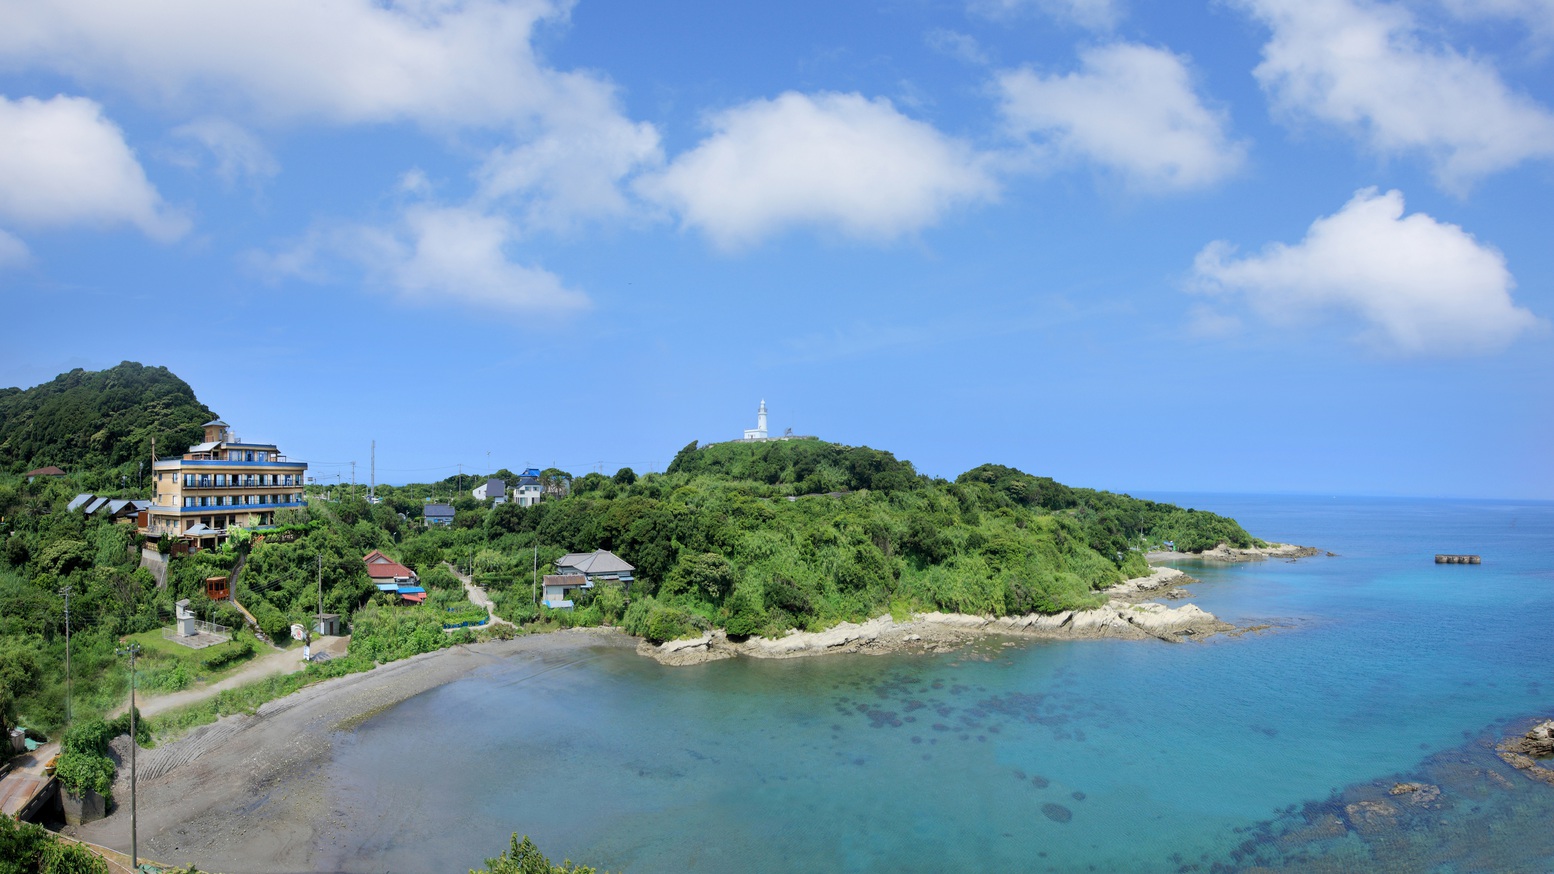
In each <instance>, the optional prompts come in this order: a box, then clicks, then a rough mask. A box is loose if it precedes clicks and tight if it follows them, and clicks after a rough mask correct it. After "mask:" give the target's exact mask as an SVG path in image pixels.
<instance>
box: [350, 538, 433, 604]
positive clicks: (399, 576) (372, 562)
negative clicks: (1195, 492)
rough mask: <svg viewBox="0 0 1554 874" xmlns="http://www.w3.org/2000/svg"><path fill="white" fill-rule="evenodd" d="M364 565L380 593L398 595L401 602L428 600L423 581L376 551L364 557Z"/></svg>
mask: <svg viewBox="0 0 1554 874" xmlns="http://www.w3.org/2000/svg"><path fill="white" fill-rule="evenodd" d="M362 563H364V564H365V565H367V576H368V578H370V579H371V580H372V583H373V585H375V586H377V587H378V591H380V592H384V593H387V594H390V595H398V596H399V599H400V600H401V601H409V602H411V603H415V604H419V603H421V602H422V601H425V600H426V590H425V589H423V588H421V585H420V583H421V581H420V580H418V579H417V578H416V575H415V571H413V570H411V569H410V568H408V567H405V566H404V565H402V564H400V563H399V562H397V561H395V560H393V559H392V558H389V557H388V556H386V555H384V554H383V553H381V552H379V551H378V550H376V549H374V550H373V551H372V552H369V553H367V554H366V555H364V556H362Z"/></svg>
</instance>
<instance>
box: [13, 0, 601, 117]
mask: <svg viewBox="0 0 1554 874" xmlns="http://www.w3.org/2000/svg"><path fill="white" fill-rule="evenodd" d="M569 5H570V4H566V3H552V2H544V0H520V2H511V3H499V2H493V0H469V2H462V3H448V2H441V0H388V2H381V3H380V2H372V0H267V2H264V3H209V2H204V0H143V2H137V3H120V2H116V0H51V2H48V3H34V2H29V0H0V19H3V20H4V21H5V22H6V27H5V28H4V29H3V31H0V56H3V57H5V58H6V59H7V61H6V62H5V63H8V64H9V65H10V66H23V65H27V66H35V67H42V68H45V69H51V70H56V71H58V72H61V73H65V74H67V75H71V76H75V77H78V78H80V79H82V80H84V81H89V82H93V83H98V84H103V85H108V86H111V87H115V88H122V89H125V90H129V91H132V92H134V93H138V94H140V95H143V96H146V97H148V98H153V99H157V100H161V101H166V102H168V103H171V104H173V105H175V106H179V105H185V104H193V105H198V106H207V105H218V106H219V105H223V104H226V103H231V102H241V103H245V104H247V106H248V107H250V108H252V109H253V110H255V111H256V112H258V113H259V114H263V115H267V116H271V117H278V118H296V117H302V118H309V117H317V118H324V119H328V120H330V121H337V122H371V121H397V120H402V119H409V120H415V121H423V122H437V121H445V122H456V123H484V124H493V123H499V122H501V121H510V120H512V119H515V118H519V117H522V116H523V115H525V114H528V113H530V112H533V111H534V109H535V108H536V106H538V105H541V104H542V103H543V102H544V101H545V100H546V99H547V98H548V97H549V96H550V95H549V93H548V92H549V87H548V85H549V83H548V82H547V81H546V79H547V73H546V71H544V70H543V69H541V68H540V67H539V65H538V64H537V63H536V61H535V57H534V53H533V51H532V49H531V47H530V44H529V38H530V34H531V32H532V30H533V28H534V26H535V25H536V23H537V22H539V21H542V20H546V19H557V18H561V17H564V15H565V13H566V11H567V8H568V6H569Z"/></svg>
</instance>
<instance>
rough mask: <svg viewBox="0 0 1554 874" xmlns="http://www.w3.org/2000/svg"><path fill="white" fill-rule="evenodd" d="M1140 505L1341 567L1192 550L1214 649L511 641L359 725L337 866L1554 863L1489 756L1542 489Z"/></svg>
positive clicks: (1538, 594)
mask: <svg viewBox="0 0 1554 874" xmlns="http://www.w3.org/2000/svg"><path fill="white" fill-rule="evenodd" d="M1149 497H1154V498H1161V499H1166V500H1172V501H1175V502H1178V503H1183V504H1185V505H1189V506H1195V507H1199V508H1202V509H1211V510H1214V511H1217V512H1220V513H1225V514H1228V515H1231V516H1234V517H1236V518H1237V519H1239V520H1240V521H1241V522H1242V523H1243V524H1244V525H1245V526H1246V527H1247V529H1248V530H1250V531H1252V532H1253V533H1255V534H1257V535H1258V536H1261V537H1263V538H1265V539H1269V540H1277V541H1285V542H1295V543H1302V544H1309V545H1313V546H1318V547H1321V548H1323V549H1325V550H1330V551H1332V552H1334V553H1337V557H1333V558H1327V557H1321V558H1311V559H1303V560H1301V561H1298V562H1293V563H1287V562H1283V561H1271V562H1261V563H1256V564H1246V565H1236V566H1229V567H1221V566H1201V565H1199V566H1188V565H1184V566H1183V567H1184V569H1186V570H1188V572H1189V573H1192V574H1193V575H1194V576H1197V577H1199V578H1200V579H1201V580H1202V582H1201V583H1199V584H1196V585H1194V586H1192V587H1191V588H1192V590H1193V593H1194V594H1193V598H1192V601H1193V602H1194V603H1197V604H1199V605H1200V606H1202V607H1203V608H1204V609H1206V610H1209V611H1211V612H1214V613H1216V614H1218V615H1219V616H1221V617H1222V618H1225V619H1228V620H1230V621H1232V622H1235V623H1237V624H1238V625H1244V624H1252V623H1258V624H1268V625H1270V626H1272V627H1271V628H1270V629H1269V630H1267V631H1264V632H1261V633H1255V634H1247V635H1244V636H1241V637H1229V636H1221V637H1217V638H1214V639H1212V640H1210V641H1207V642H1204V643H1197V644H1178V645H1171V644H1165V643H1155V642H1148V643H1142V642H1132V641H1127V642H1123V641H1093V642H1064V643H1045V642H1043V643H1028V642H1021V643H1018V644H1016V645H1005V644H1006V642H1005V641H1002V640H998V639H993V640H990V641H987V642H985V643H983V644H979V645H977V646H976V647H973V648H972V649H970V650H966V651H963V652H960V653H956V654H953V655H938V656H906V655H901V656H886V657H874V656H838V657H828V658H818V659H801V660H793V661H781V662H769V661H765V662H763V661H754V660H744V659H739V660H730V661H724V662H717V663H713V664H708V665H702V666H697V667H690V668H666V667H662V666H659V665H657V664H656V663H654V662H651V661H649V660H647V659H643V658H640V657H638V656H636V655H635V654H633V653H632V652H630V651H629V650H609V649H603V648H601V649H598V650H591V651H585V652H583V653H582V654H575V655H573V656H570V657H568V658H566V659H558V658H553V659H552V660H549V661H548V660H547V659H546V658H543V657H540V656H525V657H516V658H513V659H511V660H509V661H507V662H504V663H502V664H500V665H495V666H492V667H491V668H488V669H484V670H483V671H481V672H479V673H478V674H476V675H473V676H471V677H469V678H467V679H464V680H461V681H459V682H456V683H453V684H450V685H448V686H445V687H442V688H439V689H437V690H434V691H432V692H429V693H427V694H424V695H421V696H419V697H417V698H414V699H412V700H410V701H408V702H406V703H404V704H402V705H400V706H399V707H397V708H395V709H394V710H391V711H389V712H387V713H385V714H384V715H382V716H381V717H378V718H376V719H374V720H372V721H371V722H369V723H367V724H366V725H365V726H363V727H361V728H360V729H359V730H358V731H356V732H355V733H354V734H352V735H349V736H342V737H341V739H340V740H341V742H340V744H339V746H338V752H337V755H336V758H335V761H334V762H333V765H332V766H331V768H330V769H329V771H328V774H327V777H328V781H329V787H330V788H329V790H328V791H329V792H331V793H332V794H333V795H334V796H335V798H336V800H337V801H338V802H339V803H340V804H341V805H342V806H343V807H345V808H347V809H356V810H363V811H367V813H364V814H363V815H362V816H360V817H359V818H358V821H357V822H356V824H355V825H353V826H352V827H351V828H350V829H349V830H348V831H347V832H346V833H345V834H344V835H343V836H342V837H341V840H340V841H338V842H336V843H333V845H332V846H331V847H330V848H328V849H324V850H321V852H322V853H323V855H324V857H325V858H324V860H323V861H324V862H325V863H326V864H329V865H332V866H337V867H338V868H339V869H341V870H344V871H362V872H366V871H385V870H394V871H464V870H467V869H468V868H469V867H471V866H478V865H480V864H481V862H482V860H483V859H484V858H485V857H486V856H489V855H495V854H496V853H497V852H498V851H500V850H501V849H503V848H504V847H505V845H506V842H507V840H508V837H509V835H510V834H511V833H512V832H514V831H516V832H519V833H520V834H529V835H531V836H532V837H533V838H534V839H535V841H536V842H537V843H538V844H539V846H540V847H541V848H542V849H543V850H544V851H545V852H546V853H548V854H550V855H552V856H554V857H557V859H558V860H559V858H560V857H562V856H568V857H570V858H572V859H576V860H581V861H584V862H587V863H588V864H593V865H598V866H600V867H602V868H608V869H610V870H626V871H631V872H636V874H647V872H679V871H707V872H713V871H717V872H723V871H751V872H793V871H859V872H862V871H907V872H916V871H921V872H929V871H933V872H938V871H973V870H984V869H985V870H998V871H1006V870H1007V871H1014V870H1022V871H1086V870H1094V871H1116V870H1137V871H1164V872H1175V871H1190V870H1199V871H1211V870H1239V869H1243V868H1251V867H1256V866H1262V867H1265V868H1272V869H1281V870H1293V871H1322V870H1332V871H1354V870H1394V871H1443V872H1445V871H1449V872H1461V871H1530V872H1532V871H1536V872H1547V871H1554V787H1548V786H1544V785H1542V784H1537V783H1533V782H1531V781H1529V780H1526V779H1525V778H1523V777H1522V776H1521V775H1519V774H1517V773H1515V772H1514V771H1511V770H1510V769H1509V768H1507V767H1505V766H1504V765H1502V764H1501V763H1499V761H1498V760H1497V759H1495V758H1494V757H1493V755H1492V753H1491V751H1490V750H1489V749H1488V746H1489V745H1492V743H1493V742H1494V741H1495V740H1497V739H1498V738H1499V737H1500V734H1501V732H1502V731H1505V730H1510V729H1511V728H1513V727H1515V726H1519V725H1522V724H1524V723H1525V721H1526V720H1527V719H1528V718H1530V717H1533V716H1542V717H1549V716H1554V671H1551V670H1550V665H1551V663H1550V660H1549V654H1550V652H1551V651H1554V650H1551V646H1554V631H1551V627H1550V619H1551V617H1554V503H1530V502H1521V503H1517V502H1503V501H1423V500H1411V499H1395V500H1393V499H1357V498H1333V499H1321V498H1311V497H1283V496H1281V497H1249V496H1242V495H1237V496H1228V495H1227V496H1217V495H1150V496H1149ZM1436 552H1473V553H1480V554H1482V555H1483V556H1484V563H1483V564H1482V565H1478V566H1437V565H1435V564H1433V562H1432V556H1433V555H1434V553H1436ZM1405 779H1407V780H1419V781H1422V782H1427V783H1431V784H1433V785H1438V786H1440V787H1441V789H1442V794H1441V795H1440V797H1439V798H1438V799H1435V800H1433V801H1430V802H1429V803H1416V799H1415V798H1414V797H1413V796H1408V797H1402V798H1394V797H1392V796H1389V795H1388V792H1387V790H1388V789H1389V788H1390V787H1391V786H1392V785H1393V784H1394V783H1395V782H1397V781H1399V780H1405Z"/></svg>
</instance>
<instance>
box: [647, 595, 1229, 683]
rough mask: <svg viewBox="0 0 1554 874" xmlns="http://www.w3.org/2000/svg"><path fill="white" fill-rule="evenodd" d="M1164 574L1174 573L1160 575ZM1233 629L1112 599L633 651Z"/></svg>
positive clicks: (734, 650) (698, 657)
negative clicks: (1021, 612)
mask: <svg viewBox="0 0 1554 874" xmlns="http://www.w3.org/2000/svg"><path fill="white" fill-rule="evenodd" d="M1164 579H1166V580H1173V579H1175V577H1171V576H1169V575H1166V576H1165V577H1164ZM1234 629H1235V626H1233V625H1231V624H1230V623H1228V622H1222V621H1220V620H1219V619H1217V618H1215V616H1214V615H1213V614H1212V613H1208V612H1206V611H1204V610H1202V609H1200V608H1198V607H1197V606H1196V605H1193V604H1184V605H1182V606H1180V607H1167V606H1166V605H1164V604H1154V603H1141V604H1135V603H1129V602H1127V601H1121V600H1113V601H1109V602H1107V603H1106V604H1105V605H1104V606H1101V607H1097V608H1095V609H1092V610H1077V611H1064V612H1061V613H1055V614H1045V613H1031V614H1028V615H1025V616H1003V617H999V618H996V619H994V618H988V617H985V616H968V615H965V614H960V613H919V614H916V615H914V616H913V617H912V618H911V619H909V620H907V621H905V622H897V621H895V620H893V619H891V618H890V617H889V616H880V617H878V618H875V619H870V620H869V621H867V622H843V623H841V624H839V625H836V626H834V627H832V628H827V629H825V630H824V631H814V632H806V631H790V632H789V633H788V634H786V635H784V636H782V637H777V638H764V637H751V638H748V639H746V640H742V641H734V640H730V639H729V638H728V636H727V635H726V634H724V633H723V632H721V631H710V632H707V633H706V634H703V635H702V636H701V637H698V638H694V639H689V640H671V641H667V642H665V643H662V644H659V645H657V646H655V645H653V644H651V643H649V642H647V641H643V642H642V643H641V644H640V645H639V646H638V647H637V651H638V652H639V653H641V654H642V655H645V656H649V657H651V658H653V659H655V660H657V661H659V662H661V663H663V664H666V665H690V664H699V663H701V662H707V661H716V660H718V659H726V658H730V657H732V656H735V655H743V656H749V657H751V658H764V659H785V658H801V657H804V656H812V655H822V654H825V653H852V652H875V653H884V652H898V651H903V650H911V651H928V652H935V651H940V650H944V649H949V648H953V647H955V646H959V645H960V644H962V643H965V642H966V641H967V640H969V639H971V638H972V637H975V636H980V635H985V634H1005V635H1014V636H1020V637H1037V638H1043V639H1054V640H1097V639H1101V638H1117V639H1123V640H1148V639H1150V638H1154V639H1157V640H1164V641H1169V642H1172V643H1175V642H1179V641H1183V640H1193V639H1197V638H1201V637H1205V636H1208V635H1210V634H1216V633H1219V632H1222V631H1232V630H1234Z"/></svg>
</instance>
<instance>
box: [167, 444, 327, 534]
mask: <svg viewBox="0 0 1554 874" xmlns="http://www.w3.org/2000/svg"><path fill="white" fill-rule="evenodd" d="M307 469H308V466H307V463H306V462H301V461H292V460H290V459H288V458H287V457H286V456H284V455H282V454H281V453H280V450H278V449H276V447H275V444H273V443H244V442H242V441H240V440H238V439H237V438H235V437H233V436H232V434H231V432H230V431H229V430H228V425H227V423H226V422H223V421H221V420H220V419H217V420H215V421H212V422H206V423H205V442H204V443H201V444H199V445H198V446H190V447H189V451H188V452H185V453H184V454H183V455H182V456H174V457H172V458H158V459H157V460H156V463H155V465H154V466H153V473H154V474H155V476H154V477H153V478H152V489H153V492H152V496H151V508H150V509H149V510H147V511H146V522H145V528H144V530H145V533H146V535H147V536H149V537H160V536H161V535H163V534H170V535H172V536H174V537H179V538H182V539H184V540H188V541H191V542H193V544H194V545H195V546H206V545H212V546H213V545H215V544H216V543H220V542H221V541H222V540H224V539H226V537H227V529H228V528H232V527H237V526H241V527H244V528H255V527H262V526H265V525H272V524H274V522H275V511H276V510H280V509H284V508H286V507H301V506H305V501H304V499H303V493H302V484H303V482H304V480H305V478H306V471H307Z"/></svg>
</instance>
